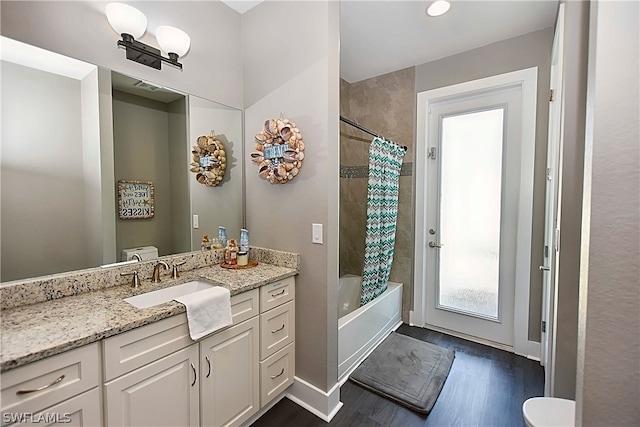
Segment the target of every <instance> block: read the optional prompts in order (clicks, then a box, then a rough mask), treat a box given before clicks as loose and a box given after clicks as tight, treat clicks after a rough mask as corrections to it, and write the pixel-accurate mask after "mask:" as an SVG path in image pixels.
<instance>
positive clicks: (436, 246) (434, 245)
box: [429, 241, 444, 248]
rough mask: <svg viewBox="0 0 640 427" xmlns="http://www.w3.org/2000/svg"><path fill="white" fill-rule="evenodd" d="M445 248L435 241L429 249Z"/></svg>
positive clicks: (430, 244) (430, 243)
mask: <svg viewBox="0 0 640 427" xmlns="http://www.w3.org/2000/svg"><path fill="white" fill-rule="evenodd" d="M443 246H444V245H438V244H436V242H434V241H431V242H429V247H430V248H441V247H443Z"/></svg>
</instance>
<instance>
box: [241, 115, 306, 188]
mask: <svg viewBox="0 0 640 427" xmlns="http://www.w3.org/2000/svg"><path fill="white" fill-rule="evenodd" d="M255 139H256V150H257V151H254V152H253V153H251V161H252V162H253V163H255V164H257V165H258V175H259V176H260V178H263V179H266V180H267V181H269V182H270V183H271V184H286V183H287V182H289V181H291V180H292V179H293V178H295V176H296V175H298V172H300V168H301V167H302V160H303V159H304V142H303V141H302V134H301V133H300V129H298V128H297V127H296V124H295V123H294V122H292V121H290V120H289V119H287V118H285V117H284V114H280V118H279V119H269V120H266V121H265V122H264V128H263V129H262V131H260V133H258V134H256V137H255Z"/></svg>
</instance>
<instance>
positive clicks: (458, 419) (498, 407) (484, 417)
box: [253, 325, 544, 427]
mask: <svg viewBox="0 0 640 427" xmlns="http://www.w3.org/2000/svg"><path fill="white" fill-rule="evenodd" d="M397 332H399V333H402V334H405V335H409V336H412V337H414V338H418V339H420V340H423V341H427V342H430V343H433V344H437V345H440V346H442V347H447V348H450V349H453V350H455V352H456V357H455V359H454V361H453V366H452V367H451V372H450V373H449V376H448V378H447V381H446V382H445V384H444V388H443V389H442V392H441V393H440V396H439V397H438V400H437V402H436V404H435V406H434V407H433V410H432V411H431V413H430V414H429V415H422V414H419V413H417V412H414V411H412V410H410V409H407V408H405V407H403V406H401V405H398V404H396V403H393V402H391V401H390V400H388V399H385V398H383V397H380V396H378V395H377V394H375V393H372V392H370V391H368V390H365V389H363V388H362V387H359V386H357V385H356V384H354V383H352V382H351V381H347V382H346V383H345V384H344V385H343V386H342V388H341V389H340V400H341V401H342V402H343V403H344V406H343V407H342V408H341V409H340V411H338V413H337V415H336V416H335V417H334V418H333V420H331V422H330V423H326V422H324V421H322V420H321V419H320V418H318V417H316V416H315V415H313V414H311V413H310V412H308V411H306V410H305V409H303V408H301V407H300V406H298V405H296V404H295V403H293V402H291V401H290V400H289V399H286V398H285V399H282V400H281V401H280V402H278V403H277V404H276V405H275V406H274V407H273V408H271V410H269V411H268V412H267V413H266V414H264V415H263V416H262V417H260V419H258V420H257V421H256V422H255V423H254V424H253V426H254V427H270V426H273V427H287V426H305V427H306V426H309V427H315V426H326V425H329V426H366V427H384V426H390V427H411V426H425V427H426V426H465V427H467V426H468V427H476V426H491V427H493V426H509V427H516V426H524V425H525V424H524V421H523V419H522V403H523V402H524V401H525V400H526V399H528V398H529V397H533V396H542V395H543V393H544V371H543V368H542V367H541V366H540V363H539V362H536V361H533V360H529V359H527V358H525V357H522V356H516V355H515V354H513V353H509V352H506V351H502V350H498V349H495V348H492V347H487V346H485V345H482V344H477V343H474V342H470V341H466V340H463V339H460V338H456V337H452V336H450V335H445V334H442V333H439V332H434V331H430V330H427V329H423V328H416V327H411V326H408V325H402V326H401V327H400V328H398V330H397Z"/></svg>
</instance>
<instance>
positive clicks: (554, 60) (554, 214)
mask: <svg viewBox="0 0 640 427" xmlns="http://www.w3.org/2000/svg"><path fill="white" fill-rule="evenodd" d="M563 34H564V4H560V7H559V9H558V20H557V23H556V30H555V36H554V39H553V49H552V53H551V91H550V98H549V102H550V103H549V138H548V145H547V181H546V196H545V226H544V254H543V259H544V264H543V265H541V266H540V270H542V322H543V323H542V327H541V336H540V345H541V347H540V363H541V364H542V365H543V366H544V367H545V396H553V381H551V378H553V375H554V369H555V364H554V353H555V344H554V333H553V332H554V327H555V319H554V317H555V316H554V312H555V308H554V307H555V294H556V283H557V280H558V276H557V269H556V266H557V261H558V255H559V238H560V209H559V202H560V197H559V192H560V188H561V186H560V181H561V178H562V174H561V166H560V165H561V162H560V157H561V153H562V150H561V147H562V109H563V96H562V94H563V90H562V52H563Z"/></svg>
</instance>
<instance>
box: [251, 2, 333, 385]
mask: <svg viewBox="0 0 640 427" xmlns="http://www.w3.org/2000/svg"><path fill="white" fill-rule="evenodd" d="M338 6H339V5H338V3H337V2H331V1H329V2H304V1H296V2H264V3H262V4H260V5H259V6H257V7H255V8H253V9H251V10H250V11H249V12H247V13H245V14H244V15H243V16H242V29H243V34H242V40H243V43H242V52H243V64H244V82H245V96H244V99H245V150H246V151H247V152H251V151H254V145H255V143H254V136H255V134H256V133H259V132H260V130H261V129H262V126H263V124H264V121H265V120H266V119H269V118H277V117H279V115H280V113H281V112H284V113H285V114H286V116H287V117H288V118H289V119H290V120H292V121H294V122H295V123H296V125H297V126H298V128H299V129H300V131H301V132H302V135H303V139H304V141H305V155H306V156H305V159H304V164H303V167H302V169H300V173H299V174H298V176H296V177H295V178H294V179H293V180H292V181H290V182H289V183H287V184H284V185H271V184H269V183H268V182H267V181H265V180H263V179H261V178H259V177H258V171H257V166H256V165H255V164H253V163H251V161H250V160H248V156H245V168H246V208H247V226H248V229H249V233H251V239H252V240H251V241H252V244H254V245H257V246H262V247H268V248H274V249H280V250H286V251H292V252H298V253H300V254H301V267H300V274H299V275H298V276H297V277H296V376H297V377H299V378H301V379H303V380H305V381H307V382H309V383H311V384H313V385H314V386H315V387H317V388H318V389H321V390H324V391H327V390H329V389H330V388H331V387H332V386H333V385H334V384H335V383H336V382H337V378H338V373H337V366H338V360H337V357H338V352H337V330H338V319H337V316H336V313H337V280H338V263H337V257H338V247H337V242H338V203H339V200H338V199H339V145H338V143H339V131H338V124H339V82H340V76H339V67H338V62H339V50H338V38H339V18H340V17H339V10H338ZM283 18H284V24H283V25H278V24H275V25H265V23H275V22H283ZM280 51H282V52H285V54H284V55H283V56H282V55H279V54H278V52H280ZM312 223H319V224H323V225H324V236H323V237H324V242H325V243H324V245H318V244H312V243H311V224H312Z"/></svg>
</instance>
